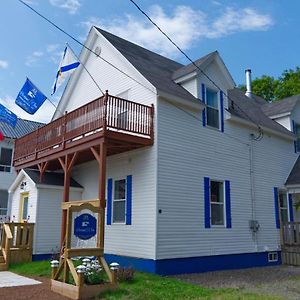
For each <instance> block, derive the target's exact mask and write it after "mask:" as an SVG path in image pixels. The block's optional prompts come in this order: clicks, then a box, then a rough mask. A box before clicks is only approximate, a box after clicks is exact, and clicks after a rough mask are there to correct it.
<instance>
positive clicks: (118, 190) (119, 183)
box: [114, 179, 126, 200]
mask: <svg viewBox="0 0 300 300" xmlns="http://www.w3.org/2000/svg"><path fill="white" fill-rule="evenodd" d="M125 186H126V180H125V179H122V180H116V181H115V193H114V199H117V200H120V199H125V198H126V196H125Z"/></svg>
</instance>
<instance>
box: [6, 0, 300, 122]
mask: <svg viewBox="0 0 300 300" xmlns="http://www.w3.org/2000/svg"><path fill="white" fill-rule="evenodd" d="M26 2H27V3H28V4H30V5H32V7H34V8H35V9H37V10H38V11H40V12H41V13H42V14H44V15H45V16H47V17H48V18H50V19H51V20H53V21H54V22H55V23H57V24H58V25H59V26H61V27H62V28H64V29H65V30H66V31H68V32H69V33H71V34H72V35H74V36H75V37H76V38H79V39H80V40H81V41H84V39H85V37H86V34H87V32H88V29H89V28H90V26H91V25H93V24H95V25H98V26H100V27H102V28H104V29H106V30H108V31H110V32H112V33H115V34H117V35H120V36H122V37H124V38H126V39H129V40H131V41H133V42H136V43H138V44H141V45H143V46H145V47H146V48H149V49H151V50H153V51H156V52H158V53H161V54H163V55H166V56H168V57H170V58H172V59H174V60H177V61H179V62H181V63H183V64H186V63H188V62H187V61H186V59H185V58H184V57H182V55H181V54H180V53H179V52H178V50H176V49H175V48H173V46H172V45H171V44H170V43H169V42H168V41H167V40H166V39H165V38H164V37H163V36H162V35H161V33H159V32H158V31H157V30H156V29H155V28H154V27H153V26H152V25H151V24H150V23H149V22H148V21H147V20H146V19H145V17H144V16H142V15H141V14H140V13H139V12H138V11H137V9H136V8H135V7H134V6H133V5H132V3H131V2H130V1H129V0H113V1H111V0H109V1H108V0H101V1H99V0H26ZM136 2H137V3H138V4H139V5H140V6H141V7H142V8H143V9H144V10H145V11H147V12H148V13H149V15H150V16H151V17H152V18H153V19H154V20H155V22H156V23H157V24H159V25H160V26H161V28H162V29H163V30H165V31H166V32H167V33H168V34H169V35H170V36H171V37H172V38H173V39H174V40H175V41H176V42H177V43H178V44H179V45H180V46H181V47H182V48H183V49H184V50H185V51H186V52H187V53H188V55H189V56H190V57H191V58H192V59H197V58H199V57H201V56H203V55H205V54H207V53H209V52H211V51H214V50H218V51H219V52H220V54H221V56H222V58H223V60H224V62H225V64H226V65H227V67H228V69H229V71H230V72H231V74H232V76H233V78H234V80H235V81H236V83H237V84H240V83H243V82H244V70H245V69H246V68H251V69H252V74H253V77H259V76H261V75H263V74H267V75H271V76H278V75H280V74H281V73H282V71H283V70H285V69H289V68H295V67H296V66H300V61H299V60H300V55H299V49H300V40H299V30H300V29H299V28H300V18H299V11H300V1H298V0H289V1H283V0H281V1H279V0H277V1H275V0H274V1H271V0H264V1H261V0H253V1H252V0H248V1H241V0H240V1H229V0H228V1H221V0H207V1H192V0H182V1H180V0H173V1H153V0H151V1H149V0H136ZM0 37H1V44H0V45H1V46H0V103H1V104H4V105H6V106H7V107H8V108H10V109H11V110H12V111H14V112H15V113H16V114H17V115H18V116H20V117H23V118H26V119H31V120H38V121H45V122H47V121H49V120H50V118H51V116H52V114H53V111H54V107H53V106H52V105H51V104H50V103H49V102H47V103H45V104H44V105H43V106H42V108H41V109H40V110H39V111H38V112H37V113H36V114H35V115H34V116H31V115H29V114H27V113H25V112H24V111H22V110H21V109H19V108H18V107H16V106H15V105H14V100H15V98H16V96H17V94H18V92H19V90H20V88H21V87H22V85H23V83H24V81H25V79H26V76H28V77H29V78H30V79H31V80H32V81H33V82H34V83H35V84H36V85H37V86H38V87H39V88H40V89H41V91H42V92H44V93H45V94H46V95H47V96H50V93H51V87H52V84H53V81H54V78H55V74H56V72H57V66H58V63H59V60H60V56H61V52H62V51H63V49H64V45H65V43H66V42H68V43H69V44H70V45H71V46H72V48H73V49H74V50H75V51H76V52H77V53H79V52H80V46H78V45H77V44H76V43H75V42H73V41H72V40H70V38H68V37H67V36H65V35H63V34H62V33H60V32H59V31H57V30H56V29H55V28H53V27H51V25H49V24H48V23H46V22H45V21H44V20H42V19H41V18H39V17H38V16H36V15H35V14H33V13H32V12H31V11H30V10H29V9H28V8H26V7H25V6H24V5H22V4H21V3H20V2H18V1H17V0H3V1H1V9H0ZM103 89H104V90H105V87H103ZM62 91H63V88H61V89H60V90H58V92H57V94H56V95H55V96H54V97H50V98H51V99H52V100H53V101H55V102H57V101H58V100H59V97H60V95H61V93H62Z"/></svg>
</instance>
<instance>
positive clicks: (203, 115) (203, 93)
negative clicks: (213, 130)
mask: <svg viewBox="0 0 300 300" xmlns="http://www.w3.org/2000/svg"><path fill="white" fill-rule="evenodd" d="M201 96H202V101H203V103H205V104H206V88H205V84H204V83H202V84H201ZM202 125H203V126H204V127H205V126H206V109H205V108H204V109H203V110H202Z"/></svg>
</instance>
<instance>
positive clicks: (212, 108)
mask: <svg viewBox="0 0 300 300" xmlns="http://www.w3.org/2000/svg"><path fill="white" fill-rule="evenodd" d="M206 105H207V109H206V124H207V125H208V126H211V127H215V128H219V127H220V113H219V112H220V108H219V99H218V93H217V92H216V91H214V90H211V89H208V88H207V89H206Z"/></svg>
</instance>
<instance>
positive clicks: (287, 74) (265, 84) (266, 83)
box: [239, 67, 300, 101]
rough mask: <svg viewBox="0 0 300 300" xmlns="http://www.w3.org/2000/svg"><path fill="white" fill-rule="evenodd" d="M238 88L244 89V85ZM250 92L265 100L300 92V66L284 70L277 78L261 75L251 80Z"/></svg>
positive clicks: (277, 98)
mask: <svg viewBox="0 0 300 300" xmlns="http://www.w3.org/2000/svg"><path fill="white" fill-rule="evenodd" d="M239 88H241V89H242V90H244V91H246V87H245V85H240V86H239ZM252 92H253V93H254V94H256V95H257V96H260V97H262V98H264V99H265V100H267V101H277V100H280V99H283V98H287V97H290V96H293V95H297V94H300V68H299V67H296V69H295V70H292V69H290V70H285V71H284V72H283V73H282V74H281V76H280V77H279V78H277V79H276V78H274V77H271V76H267V75H263V76H262V77H259V78H255V79H254V80H253V81H252Z"/></svg>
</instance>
